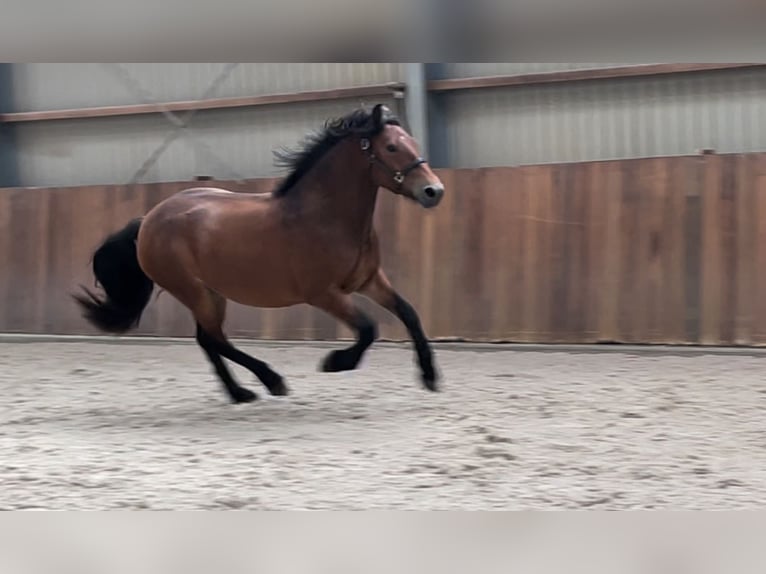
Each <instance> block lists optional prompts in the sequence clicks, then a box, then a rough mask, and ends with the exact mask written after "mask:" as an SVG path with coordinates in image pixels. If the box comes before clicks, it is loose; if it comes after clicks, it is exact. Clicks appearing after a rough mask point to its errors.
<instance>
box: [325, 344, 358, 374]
mask: <svg viewBox="0 0 766 574" xmlns="http://www.w3.org/2000/svg"><path fill="white" fill-rule="evenodd" d="M357 362H358V359H357V357H355V356H354V354H353V353H349V352H348V351H347V350H346V349H340V350H337V351H333V352H331V353H330V354H328V355H327V356H326V357H325V359H324V361H322V364H321V365H320V367H319V368H320V370H322V371H324V372H325V373H340V372H342V371H353V370H354V369H355V368H356V365H357Z"/></svg>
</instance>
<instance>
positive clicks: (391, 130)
mask: <svg viewBox="0 0 766 574" xmlns="http://www.w3.org/2000/svg"><path fill="white" fill-rule="evenodd" d="M275 155H276V156H277V160H278V162H279V163H280V164H281V165H283V166H286V167H287V168H289V171H288V174H287V175H286V177H284V178H283V179H282V180H281V182H280V183H279V184H278V185H277V187H276V188H275V189H274V190H273V191H272V192H271V193H267V194H249V193H236V192H232V191H228V190H224V189H218V188H210V187H194V188H190V189H185V190H183V191H180V192H178V193H176V194H175V195H173V196H171V197H169V198H167V199H165V200H164V201H162V202H160V203H159V204H157V205H156V206H155V207H153V208H152V209H151V210H149V211H148V212H147V213H146V214H144V215H143V216H142V217H138V218H135V219H133V220H131V221H130V222H129V223H128V224H127V225H126V226H125V227H124V228H122V229H120V230H119V231H117V232H115V233H113V234H112V235H110V236H109V237H107V238H106V239H105V240H104V241H103V243H101V244H100V245H99V246H98V248H97V249H96V250H95V252H94V253H93V258H92V269H93V274H94V275H95V278H96V283H97V285H100V286H101V288H102V290H103V291H104V292H105V296H103V297H99V296H97V295H96V294H94V293H92V292H91V291H90V290H88V289H87V288H85V287H83V288H82V289H83V291H84V293H77V294H74V295H73V297H74V298H75V300H76V301H77V303H79V305H80V306H81V308H82V310H83V315H84V317H85V318H86V319H87V320H88V321H90V323H92V324H93V325H95V326H96V327H98V328H99V329H100V330H102V331H104V332H109V333H124V332H127V331H129V330H130V329H133V328H135V327H136V326H137V325H138V323H139V320H140V318H141V315H142V313H143V310H144V309H145V307H146V306H147V304H148V303H149V298H150V296H151V293H152V291H153V289H154V286H155V284H156V285H158V286H159V287H161V288H162V289H164V290H165V291H167V292H168V293H170V294H171V295H172V296H173V297H175V298H176V299H177V300H178V301H180V302H181V303H182V304H183V305H184V306H186V307H187V308H188V309H189V310H190V311H191V313H192V315H193V317H194V320H195V323H196V341H197V343H198V344H199V346H200V347H201V348H202V350H203V351H204V353H205V354H206V356H207V358H208V360H209V362H210V363H211V364H212V367H213V370H214V371H215V373H216V374H217V376H218V378H219V379H220V381H221V382H222V383H223V387H224V389H225V390H226V392H227V393H228V396H229V398H230V399H231V401H232V402H234V403H244V402H251V401H254V400H256V399H257V398H258V395H256V393H254V392H252V391H251V390H249V389H247V388H245V387H243V386H241V385H240V384H239V383H238V382H237V381H236V380H235V378H234V377H233V376H232V374H231V372H230V371H229V369H228V367H227V366H226V365H225V363H224V361H223V359H224V358H225V359H229V360H230V361H233V362H234V363H237V364H239V365H241V366H243V367H245V368H246V369H248V370H249V371H251V372H252V373H253V374H254V375H255V376H256V377H257V378H258V379H259V380H260V381H261V382H262V383H263V385H264V386H265V387H266V389H267V390H268V391H269V393H270V394H272V395H275V396H284V395H287V394H288V392H289V391H288V387H287V385H286V384H285V382H284V379H283V377H282V376H281V375H280V374H278V373H277V372H276V371H274V370H273V369H272V368H271V367H270V366H269V365H268V364H266V363H265V362H263V361H261V360H259V359H257V358H255V357H252V356H250V355H248V354H247V353H244V352H243V351H241V350H239V349H237V348H236V347H234V346H233V345H232V344H231V343H230V342H229V340H228V339H227V337H226V335H225V334H224V330H223V323H224V319H225V315H226V303H227V300H231V301H236V302H238V303H241V304H244V305H249V306H253V307H261V308H284V307H289V306H292V305H296V304H301V303H307V304H309V305H312V306H314V307H316V308H318V309H320V310H322V311H323V312H325V313H328V314H330V315H331V316H333V317H335V318H336V319H338V320H339V321H342V322H343V323H345V324H346V325H348V326H349V327H351V328H352V329H353V330H354V331H355V333H356V341H355V342H354V344H353V345H351V346H349V347H348V348H344V349H339V350H335V351H332V352H331V353H329V354H328V355H327V356H326V357H325V359H324V360H323V361H322V363H321V364H320V369H321V370H323V371H325V372H340V371H349V370H353V369H356V368H357V366H358V365H359V362H360V360H361V358H362V355H363V354H364V353H365V351H366V350H367V349H368V348H369V347H370V346H371V345H372V343H373V342H374V340H375V339H376V338H377V325H376V323H375V322H374V321H373V320H372V318H371V317H369V316H368V315H367V314H366V313H364V312H363V311H362V310H361V309H360V308H359V307H358V306H357V305H356V304H355V303H354V301H353V299H352V297H351V295H352V294H353V293H359V294H362V295H364V296H366V297H367V298H369V299H371V300H372V301H374V302H376V303H377V304H378V305H380V306H382V307H383V308H384V309H386V310H388V311H389V312H391V313H393V314H394V315H395V316H396V317H398V318H399V320H401V321H402V323H403V324H404V325H405V327H406V328H407V331H408V333H409V335H410V337H411V339H412V341H413V343H414V348H415V353H416V356H417V360H418V363H419V367H420V371H421V380H422V385H423V386H424V387H425V388H426V389H428V390H430V391H436V390H438V388H437V387H438V385H437V380H438V378H439V375H438V373H437V370H436V369H435V367H434V360H433V353H432V350H431V346H430V344H429V341H428V339H427V338H426V335H425V333H424V331H423V328H422V326H421V323H420V319H419V317H418V314H417V312H416V311H415V309H414V308H413V307H412V305H411V304H410V303H409V302H408V301H407V300H406V299H404V297H402V296H401V295H400V294H399V293H398V292H397V291H396V290H395V289H394V288H393V287H392V285H391V283H390V282H389V280H388V279H387V278H386V275H385V273H384V272H383V270H382V269H381V261H380V252H379V246H378V237H377V234H376V232H375V229H374V227H373V213H374V210H375V203H376V199H377V193H378V189H379V188H385V189H387V190H389V191H391V192H393V193H395V194H398V195H401V196H403V197H405V198H408V199H409V200H412V201H413V202H417V203H419V204H420V205H421V206H423V207H424V208H433V207H435V206H436V205H438V204H439V202H440V201H441V198H442V196H443V194H444V186H443V184H442V182H441V181H440V180H439V178H438V177H437V176H436V175H435V174H434V172H433V171H432V170H431V168H430V167H429V165H428V163H427V161H426V160H425V159H424V158H422V157H421V156H420V150H419V147H418V145H417V143H416V141H415V140H414V139H413V137H412V136H411V135H410V134H409V133H407V131H406V130H405V129H403V127H402V126H401V123H400V121H399V119H398V118H397V117H396V116H395V115H394V114H393V113H392V112H391V111H390V110H389V109H388V108H387V107H386V106H384V105H383V104H377V105H376V106H374V108H373V109H372V110H368V109H365V108H360V109H356V110H354V111H353V112H351V113H349V114H347V115H346V116H343V117H341V118H338V119H335V120H328V121H326V122H325V124H324V127H323V129H322V130H320V131H319V132H317V133H315V134H313V135H310V136H308V137H307V138H306V140H305V141H304V143H303V145H302V146H300V147H298V148H297V149H294V150H283V151H281V152H275Z"/></svg>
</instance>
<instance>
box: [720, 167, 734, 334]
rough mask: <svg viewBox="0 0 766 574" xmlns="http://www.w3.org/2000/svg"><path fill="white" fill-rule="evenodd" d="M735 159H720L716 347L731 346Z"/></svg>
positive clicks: (732, 324) (732, 328)
mask: <svg viewBox="0 0 766 574" xmlns="http://www.w3.org/2000/svg"><path fill="white" fill-rule="evenodd" d="M737 159H738V158H737V156H736V155H733V156H725V157H723V158H722V160H723V163H722V180H721V190H720V203H719V212H718V219H719V223H718V225H719V229H720V241H721V247H720V249H721V252H720V253H721V280H720V285H721V298H720V300H719V303H718V304H719V305H720V314H719V321H720V327H719V333H720V340H719V343H722V344H725V345H732V344H734V339H735V323H736V312H737V305H736V301H737V286H736V284H737V267H738V265H737V259H738V253H737V206H736V187H737V163H738V162H737Z"/></svg>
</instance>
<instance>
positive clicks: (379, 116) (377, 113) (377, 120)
mask: <svg viewBox="0 0 766 574" xmlns="http://www.w3.org/2000/svg"><path fill="white" fill-rule="evenodd" d="M388 113H389V110H388V108H387V107H386V106H385V105H384V104H378V105H376V106H375V107H374V108H373V109H372V123H373V125H374V126H375V129H376V130H379V129H380V128H382V127H383V120H384V118H385V117H386V116H387V115H388Z"/></svg>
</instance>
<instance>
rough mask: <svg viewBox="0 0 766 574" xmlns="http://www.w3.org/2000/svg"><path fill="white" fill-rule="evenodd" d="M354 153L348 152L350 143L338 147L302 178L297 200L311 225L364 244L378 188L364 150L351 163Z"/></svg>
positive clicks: (352, 151) (369, 229) (370, 227)
mask: <svg viewBox="0 0 766 574" xmlns="http://www.w3.org/2000/svg"><path fill="white" fill-rule="evenodd" d="M349 143H350V142H349ZM355 151H356V150H353V149H352V150H349V148H348V143H347V142H341V143H339V144H337V146H336V148H335V149H332V150H330V151H329V152H328V153H327V156H326V157H324V158H322V159H321V160H320V161H319V162H318V164H317V165H316V167H315V168H314V169H313V170H311V172H309V173H307V174H306V175H305V176H304V177H303V181H302V182H301V183H300V184H299V185H301V189H300V194H299V195H300V197H298V196H296V200H297V201H299V202H300V212H301V213H302V215H303V217H305V218H307V219H308V220H309V222H312V223H315V224H316V225H318V226H319V227H320V228H322V229H325V230H328V229H332V228H335V229H337V230H338V231H339V232H340V233H341V234H343V235H345V236H347V237H348V238H349V239H358V240H362V241H364V240H365V239H366V238H367V236H368V235H369V233H370V231H371V229H372V220H373V215H374V212H375V202H376V198H377V186H376V185H375V184H374V183H373V182H372V179H371V177H370V169H369V165H368V164H367V161H366V158H364V156H363V155H362V153H361V151H359V152H358V154H359V157H358V158H356V157H353V156H352V160H351V161H349V159H348V158H349V154H350V153H351V154H353V153H354V152H355Z"/></svg>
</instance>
